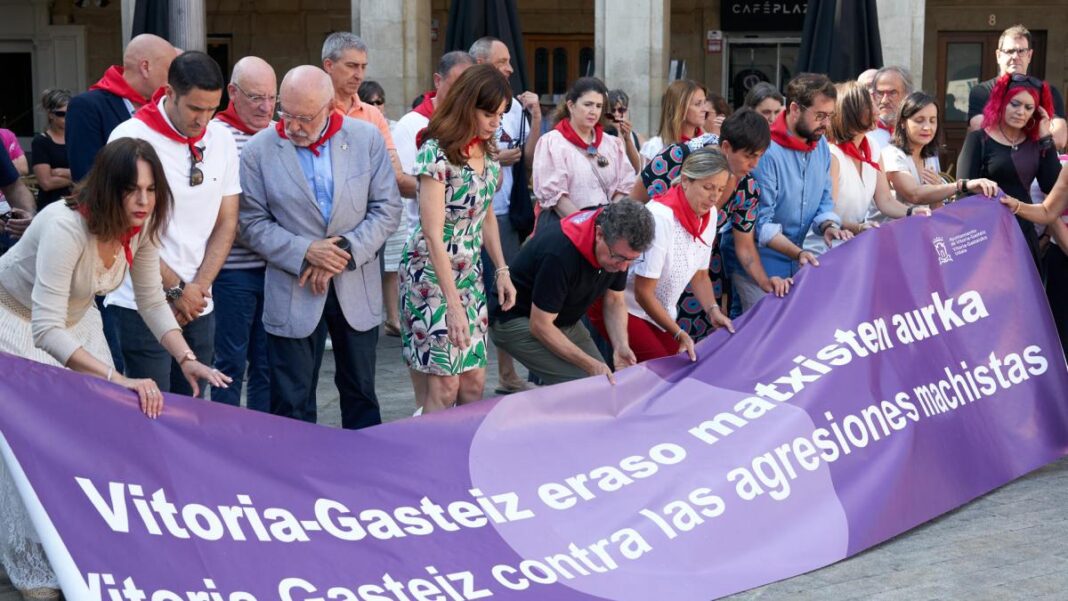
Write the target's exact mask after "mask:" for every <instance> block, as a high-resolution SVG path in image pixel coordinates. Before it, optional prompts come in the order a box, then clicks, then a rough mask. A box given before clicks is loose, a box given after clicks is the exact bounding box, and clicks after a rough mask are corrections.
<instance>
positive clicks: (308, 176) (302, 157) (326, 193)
mask: <svg viewBox="0 0 1068 601" xmlns="http://www.w3.org/2000/svg"><path fill="white" fill-rule="evenodd" d="M295 148H296V150H297V160H298V161H299V162H300V169H301V171H303V172H304V179H305V180H306V181H307V182H308V189H310V190H311V191H312V195H313V196H315V204H317V205H319V212H320V213H322V215H323V221H325V222H326V223H330V213H331V212H332V211H333V210H334V169H333V166H332V165H331V163H330V142H327V143H326V144H323V145H322V146H320V147H319V148H318V150H319V156H315V154H314V153H313V152H312V151H310V150H308V149H307V148H301V147H299V146H296V147H295Z"/></svg>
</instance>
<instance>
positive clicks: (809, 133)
mask: <svg viewBox="0 0 1068 601" xmlns="http://www.w3.org/2000/svg"><path fill="white" fill-rule="evenodd" d="M796 129H797V135H798V136H800V137H802V138H804V139H805V141H806V142H808V143H809V144H812V143H813V142H817V141H819V139H820V138H822V137H823V134H824V132H825V131H826V128H825V127H822V126H821V127H817V128H816V129H815V130H813V129H810V128H809V126H808V124H807V123H805V121H804V120H803V119H798V120H797V126H796Z"/></svg>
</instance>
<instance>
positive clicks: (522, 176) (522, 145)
mask: <svg viewBox="0 0 1068 601" xmlns="http://www.w3.org/2000/svg"><path fill="white" fill-rule="evenodd" d="M529 116H530V113H529V112H527V111H526V110H524V111H523V117H522V119H521V120H520V123H519V137H518V140H519V162H518V163H516V164H515V165H512V194H511V196H509V198H508V221H509V222H511V224H512V229H513V230H515V232H516V233H517V234H518V235H519V239H520V240H521V241H522V240H526V239H527V236H529V235H530V234H531V232H533V231H534V203H533V201H532V200H531V198H530V177H529V175H528V174H527V162H526V156H525V155H526V151H527V149H526V132H527V118H528V117H529Z"/></svg>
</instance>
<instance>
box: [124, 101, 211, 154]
mask: <svg viewBox="0 0 1068 601" xmlns="http://www.w3.org/2000/svg"><path fill="white" fill-rule="evenodd" d="M164 94H165V88H160V89H158V90H156V93H155V94H153V95H152V101H151V102H149V103H148V104H146V105H144V106H142V107H141V108H139V109H137V112H136V113H134V119H140V120H141V121H144V122H145V123H146V124H147V125H148V126H149V127H151V128H152V130H153V131H155V132H157V133H160V134H163V136H164V137H166V138H167V139H169V140H174V141H175V142H181V143H182V144H185V145H187V146H189V152H191V153H192V154H193V156H194V157H195V158H196V160H197V161H198V162H199V161H200V160H201V159H202V158H203V156H204V153H203V151H202V150H201V149H199V148H197V146H196V143H197V142H199V141H200V140H202V139H203V138H204V134H206V133H208V128H207V127H205V128H204V131H202V132H200V135H198V136H196V137H195V138H188V137H186V136H183V135H182V134H180V133H178V130H176V129H174V127H173V126H171V124H170V123H168V122H167V119H166V117H164V116H163V111H161V110H160V108H159V104H160V102H159V101H160V99H161V98H163V95H164Z"/></svg>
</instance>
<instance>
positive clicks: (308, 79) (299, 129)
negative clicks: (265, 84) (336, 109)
mask: <svg viewBox="0 0 1068 601" xmlns="http://www.w3.org/2000/svg"><path fill="white" fill-rule="evenodd" d="M278 99H279V100H280V101H281V102H282V110H283V111H284V112H285V113H286V114H288V115H289V116H288V117H284V118H285V121H286V135H287V136H288V137H289V139H290V140H292V141H293V143H294V144H296V145H297V146H308V145H309V144H311V143H312V142H314V141H315V140H317V139H318V137H319V133H320V132H321V131H322V130H323V127H324V126H325V125H326V120H327V118H328V117H329V116H330V110H329V108H328V106H329V105H330V104H331V103H332V102H333V99H334V84H333V82H332V81H331V80H330V76H329V75H327V73H326V71H323V70H322V69H320V68H319V67H316V66H313V65H301V66H299V67H294V68H292V69H290V70H289V73H286V76H285V77H284V78H282V87H281V89H280V91H279V93H278ZM290 117H294V118H290Z"/></svg>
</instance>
